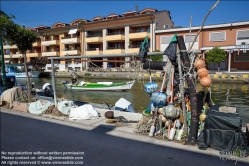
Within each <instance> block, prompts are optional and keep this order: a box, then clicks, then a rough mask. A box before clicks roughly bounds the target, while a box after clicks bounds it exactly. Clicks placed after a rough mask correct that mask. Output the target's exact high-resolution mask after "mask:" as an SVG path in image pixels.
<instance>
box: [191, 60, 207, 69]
mask: <svg viewBox="0 0 249 166" xmlns="http://www.w3.org/2000/svg"><path fill="white" fill-rule="evenodd" d="M194 67H195V68H196V69H200V68H203V67H205V61H204V60H202V59H196V60H195V63H194Z"/></svg>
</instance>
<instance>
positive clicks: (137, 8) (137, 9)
mask: <svg viewBox="0 0 249 166" xmlns="http://www.w3.org/2000/svg"><path fill="white" fill-rule="evenodd" d="M135 7H136V12H137V13H138V12H139V6H138V5H135Z"/></svg>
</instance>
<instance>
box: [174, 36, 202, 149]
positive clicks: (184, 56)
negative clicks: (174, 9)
mask: <svg viewBox="0 0 249 166" xmlns="http://www.w3.org/2000/svg"><path fill="white" fill-rule="evenodd" d="M177 43H178V47H179V49H180V54H181V60H182V62H183V65H184V66H185V68H186V71H184V72H185V74H187V73H189V72H190V73H191V71H189V69H190V60H189V57H188V53H187V50H186V46H185V43H184V39H183V36H177ZM191 74H193V73H191ZM186 81H187V84H188V89H189V99H190V104H191V124H190V127H189V134H188V140H187V142H186V143H187V144H190V145H195V144H196V138H197V131H198V125H199V117H198V112H197V97H196V89H195V85H194V80H193V78H192V77H189V75H187V76H186Z"/></svg>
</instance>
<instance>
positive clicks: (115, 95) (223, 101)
mask: <svg viewBox="0 0 249 166" xmlns="http://www.w3.org/2000/svg"><path fill="white" fill-rule="evenodd" d="M62 80H65V79H63V78H56V83H58V84H60V83H62ZM66 80H68V81H69V80H70V79H69V78H67V79H66ZM17 81H18V83H19V84H24V83H25V82H26V79H20V78H18V79H17ZM32 81H34V82H35V86H36V87H37V88H41V87H42V85H43V84H45V83H47V82H50V83H51V82H52V81H51V79H50V78H37V79H36V78H33V79H32ZM79 81H80V79H79ZM84 81H89V82H97V81H110V80H105V79H85V80H84ZM123 81H125V80H113V82H123ZM146 83H147V81H145V82H138V81H136V82H135V84H134V85H133V87H132V89H131V90H130V91H128V92H103V91H101V92H95V91H80V90H66V89H65V88H64V87H63V86H59V85H58V86H57V88H56V93H57V97H64V98H66V99H70V100H79V101H85V102H92V103H99V104H104V103H105V102H106V103H109V104H111V105H114V104H115V102H116V101H117V100H119V99H120V98H121V97H123V98H125V99H126V100H128V101H130V102H131V103H132V105H133V107H134V108H135V110H136V111H137V112H142V111H143V110H145V109H146V107H148V105H149V103H150V97H149V95H148V94H147V93H146V92H145V91H144V89H143V85H144V84H146ZM157 83H158V85H159V87H160V86H161V82H157ZM196 88H197V90H199V91H200V90H202V89H203V88H202V87H201V86H200V85H199V84H198V85H197V87H196ZM211 90H212V93H211V97H212V100H213V102H214V104H219V105H225V106H234V107H236V108H237V110H238V112H239V114H240V116H241V118H242V121H243V124H245V123H249V118H248V117H249V84H241V83H213V85H212V87H211Z"/></svg>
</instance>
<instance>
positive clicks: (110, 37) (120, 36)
mask: <svg viewBox="0 0 249 166" xmlns="http://www.w3.org/2000/svg"><path fill="white" fill-rule="evenodd" d="M120 40H125V35H124V33H107V34H106V41H120Z"/></svg>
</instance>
